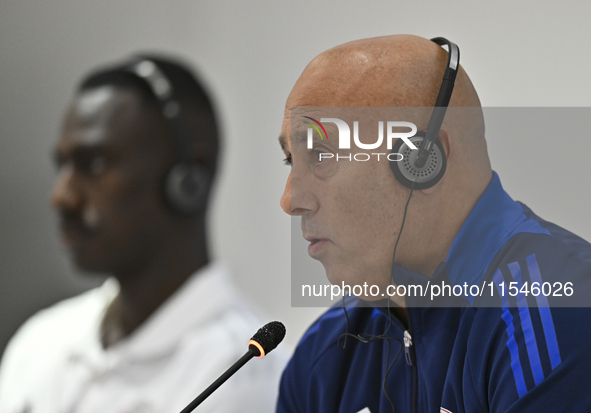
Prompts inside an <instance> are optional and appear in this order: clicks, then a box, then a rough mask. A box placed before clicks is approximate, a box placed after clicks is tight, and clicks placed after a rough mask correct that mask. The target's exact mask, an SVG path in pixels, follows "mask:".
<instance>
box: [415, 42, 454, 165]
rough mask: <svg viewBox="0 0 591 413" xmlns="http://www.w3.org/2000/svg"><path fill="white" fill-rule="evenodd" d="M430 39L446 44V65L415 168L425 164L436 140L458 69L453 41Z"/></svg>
mask: <svg viewBox="0 0 591 413" xmlns="http://www.w3.org/2000/svg"><path fill="white" fill-rule="evenodd" d="M431 41H432V42H434V43H437V44H438V45H440V46H447V47H448V49H449V52H448V54H447V66H446V68H445V73H444V75H443V81H442V82H441V88H440V89H439V94H438V95H437V101H436V102H435V107H434V108H433V114H432V115H431V119H430V120H429V126H428V127H427V133H426V136H425V139H424V141H423V144H422V145H421V148H420V149H419V153H418V155H417V159H416V161H415V166H416V167H417V168H423V167H424V166H425V163H426V162H427V157H428V156H429V152H430V151H431V147H432V146H433V144H434V143H435V141H436V140H437V135H438V133H439V129H441V125H442V124H443V118H444V117H445V112H446V111H447V106H448V105H449V101H450V99H451V94H452V92H453V90H454V84H455V81H456V75H457V74H458V69H459V67H460V49H459V48H458V46H457V45H456V44H455V43H452V42H450V41H449V40H447V39H446V38H444V37H434V38H433V39H431Z"/></svg>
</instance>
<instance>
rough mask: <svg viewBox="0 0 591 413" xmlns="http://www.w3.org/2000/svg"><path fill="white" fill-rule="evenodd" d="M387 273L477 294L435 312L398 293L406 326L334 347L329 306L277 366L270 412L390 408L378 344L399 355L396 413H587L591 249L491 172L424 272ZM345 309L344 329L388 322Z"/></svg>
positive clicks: (338, 323)
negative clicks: (431, 269)
mask: <svg viewBox="0 0 591 413" xmlns="http://www.w3.org/2000/svg"><path fill="white" fill-rule="evenodd" d="M392 271H393V277H394V283H395V284H397V285H411V284H414V285H423V286H426V285H427V284H428V283H432V284H433V283H439V284H441V282H442V281H445V282H447V283H450V284H452V285H464V283H467V284H468V285H469V286H471V285H478V286H480V287H481V288H483V289H484V292H485V294H483V296H482V297H479V296H477V297H475V298H474V297H472V296H470V295H468V296H465V297H464V298H461V299H462V300H464V305H463V306H456V307H443V308H434V307H417V306H416V305H417V302H413V298H410V297H407V298H406V301H407V302H406V304H407V316H408V326H407V327H405V326H404V325H403V324H402V323H400V322H399V321H398V319H396V318H395V317H393V322H392V325H391V327H390V330H389V331H388V336H389V337H392V338H393V339H391V340H387V341H386V340H377V341H375V342H370V343H362V342H360V341H358V340H355V339H351V338H349V339H348V340H347V346H346V349H345V350H341V348H339V346H338V344H337V341H338V340H339V336H340V335H341V334H343V333H344V332H345V331H346V322H345V316H344V313H343V309H342V308H339V307H333V308H332V309H330V310H328V311H327V312H326V313H325V314H324V315H322V316H321V317H320V318H319V319H318V320H317V321H316V322H315V323H314V324H313V325H312V326H311V327H310V329H309V330H308V331H307V332H306V334H305V335H304V337H303V338H302V340H301V342H300V343H299V345H298V348H297V349H296V352H295V354H294V356H293V358H292V359H291V361H290V362H289V364H288V365H287V367H286V370H285V372H284V374H283V378H282V380H281V386H280V395H279V400H278V404H277V412H278V413H304V412H306V413H315V412H319V413H320V412H322V413H332V412H339V413H357V412H363V413H367V412H371V413H378V412H380V413H386V412H387V413H391V412H392V408H391V406H390V403H389V402H388V400H387V399H386V397H385V395H384V392H383V391H382V380H383V378H384V373H385V369H386V368H387V365H386V355H387V351H388V346H390V347H391V348H390V355H389V362H390V363H392V360H394V358H395V356H396V355H397V353H398V352H399V350H400V353H399V354H400V355H399V357H397V358H396V359H395V361H394V364H393V366H392V370H391V371H390V373H389V375H388V376H387V382H386V387H387V390H388V394H389V395H390V398H391V399H392V401H393V403H394V404H395V406H396V413H403V412H404V413H406V412H408V413H410V412H413V413H414V412H416V413H430V412H435V413H437V412H452V413H463V412H467V413H474V412H494V413H501V412H506V413H529V412H532V413H533V412H536V413H538V412H569V413H573V412H591V309H590V308H589V303H591V294H587V293H590V292H591V288H590V286H589V285H590V284H591V283H590V281H589V280H590V278H591V277H590V275H591V245H590V244H589V243H587V242H586V241H584V240H582V239H581V238H579V237H577V236H576V235H574V234H572V233H570V232H568V231H566V230H564V229H562V228H560V227H558V226H556V225H554V224H552V223H549V222H546V221H544V220H542V219H540V218H539V217H538V216H536V215H535V214H534V213H533V212H532V211H531V210H530V209H529V208H528V207H526V206H525V205H523V204H521V203H518V202H515V201H513V200H512V199H511V198H510V197H509V195H507V193H506V192H505V191H504V190H503V188H502V186H501V183H500V181H499V178H498V176H497V175H496V173H495V174H494V176H493V179H492V181H491V183H490V184H489V186H488V188H487V189H486V191H485V192H484V193H483V195H482V196H481V197H480V199H479V200H478V202H477V203H476V205H475V206H474V208H473V210H472V211H471V213H470V214H469V216H468V217H467V219H466V221H465V222H464V224H463V226H462V228H461V229H460V231H459V232H458V235H457V236H456V238H455V240H454V242H453V244H452V247H451V249H450V251H449V254H448V256H447V259H446V263H445V264H442V265H440V266H439V268H438V269H437V271H436V273H435V275H434V276H433V277H426V276H424V275H422V274H417V273H413V272H411V271H409V270H407V269H405V268H403V267H401V266H399V265H394V267H393V270H392ZM567 282H570V283H572V284H569V285H567V284H566V283H567ZM511 283H513V284H511ZM534 283H537V284H534ZM533 285H537V287H538V288H540V290H539V291H540V292H538V290H536V289H535V288H534V289H533V292H534V293H537V294H532V286H533ZM565 286H566V287H567V289H566V291H565ZM509 287H511V288H512V289H511V294H510V291H509ZM569 287H570V288H572V290H571V289H569ZM542 288H544V289H545V290H544V291H543V292H542ZM492 290H494V291H492ZM491 291H492V294H491ZM501 292H503V293H504V295H503V296H501V294H500V293H501ZM548 293H549V295H548ZM557 294H562V296H560V295H557ZM567 294H570V295H568V296H567ZM486 296H488V298H486ZM352 300H353V301H355V300H357V299H356V298H353V299H352ZM572 305H579V306H580V308H572ZM347 312H348V317H349V328H348V332H349V333H353V334H363V333H364V334H372V335H380V334H383V333H384V331H386V329H387V327H388V323H389V317H388V313H387V310H385V309H383V308H378V307H353V308H348V310H347ZM405 335H406V340H405ZM341 343H342V339H341Z"/></svg>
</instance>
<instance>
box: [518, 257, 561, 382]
mask: <svg viewBox="0 0 591 413" xmlns="http://www.w3.org/2000/svg"><path fill="white" fill-rule="evenodd" d="M525 260H526V262H527V268H528V270H529V277H530V278H531V281H532V283H534V282H537V283H539V285H540V286H541V285H542V283H543V281H542V276H541V274H540V267H539V266H538V261H537V259H536V254H532V255H530V256H528V257H527V258H526V259H525ZM536 300H537V303H538V310H539V311H540V318H541V319H542V327H543V329H544V337H546V345H547V346H548V354H549V355H550V363H551V365H552V370H554V369H555V368H556V367H558V365H559V364H560V363H561V362H562V360H561V358H560V349H559V348H558V340H557V338H556V330H555V328H554V321H553V320H552V312H551V311H550V306H549V305H548V298H547V297H546V296H545V295H544V294H539V295H538V296H537V297H536Z"/></svg>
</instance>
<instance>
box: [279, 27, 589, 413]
mask: <svg viewBox="0 0 591 413" xmlns="http://www.w3.org/2000/svg"><path fill="white" fill-rule="evenodd" d="M452 55H453V53H452ZM453 57H454V56H451V57H449V55H448V53H447V52H446V50H444V49H443V48H442V47H440V46H439V45H438V44H436V43H434V42H432V41H429V40H426V39H422V38H419V37H414V36H388V37H380V38H374V39H366V40H359V41H355V42H351V43H347V44H344V45H341V46H338V47H335V48H333V49H330V50H328V51H326V52H324V53H322V54H321V55H319V56H318V57H316V58H315V59H314V60H313V61H312V62H311V63H310V64H309V65H308V66H307V67H306V69H305V70H304V72H303V74H302V75H301V77H300V78H299V79H298V81H297V83H296V85H295V86H294V88H293V90H292V92H291V94H290V95H289V98H288V100H287V104H286V109H285V118H284V121H283V125H282V131H281V136H280V143H281V146H282V149H283V151H284V153H285V155H286V159H287V161H288V163H289V164H290V165H291V173H290V176H289V178H288V181H287V185H286V188H285V192H284V194H283V196H282V198H281V207H282V208H283V210H284V211H285V212H286V213H288V214H290V215H292V216H300V217H301V226H302V233H303V236H304V238H305V239H306V240H308V241H309V242H310V246H309V248H308V253H309V255H310V256H311V257H312V258H314V259H317V260H319V261H320V262H321V263H322V265H323V266H324V268H325V271H326V274H327V277H328V279H329V281H330V282H331V283H332V284H335V285H343V286H351V287H352V286H355V285H363V284H364V283H367V284H368V285H370V286H375V288H376V290H374V291H379V293H377V294H375V295H374V294H371V293H368V292H367V290H364V291H363V293H361V294H356V295H357V296H352V297H349V298H347V299H346V300H343V306H342V307H344V308H345V311H344V310H343V308H341V306H340V305H339V306H335V307H333V308H332V309H330V310H329V311H328V312H326V313H325V314H324V315H323V316H322V317H320V319H319V320H317V321H316V322H315V323H314V325H313V326H312V327H311V328H310V329H309V330H308V332H307V333H306V334H305V335H304V337H303V338H302V340H301V342H300V344H299V345H298V348H297V350H296V353H295V354H294V356H293V358H292V360H291V361H290V363H289V364H288V366H287V368H286V370H285V372H284V375H283V378H282V382H281V387H280V397H279V402H278V406H277V411H278V412H290V413H297V412H342V413H356V412H364V413H367V412H371V413H377V412H393V411H395V412H411V411H412V412H453V413H459V412H476V411H478V412H520V413H522V412H539V411H569V412H573V411H577V412H583V411H585V412H586V411H591V398H588V397H583V396H584V395H585V394H586V392H587V390H586V389H587V386H588V384H590V382H591V379H589V377H588V374H587V373H588V371H589V370H590V369H591V357H589V356H587V354H586V351H584V349H585V348H586V344H585V343H587V342H589V341H590V340H591V328H590V327H589V326H588V321H587V319H588V316H589V315H590V311H589V309H587V308H584V309H575V308H555V306H568V305H569V303H571V302H569V301H568V300H567V298H564V300H561V299H559V298H554V297H546V296H544V295H543V294H538V295H537V296H536V297H533V296H532V295H530V296H529V298H528V297H527V296H528V294H527V293H524V292H523V290H521V292H520V294H517V296H514V295H513V296H510V295H509V294H508V290H507V288H508V286H509V285H514V286H516V287H517V288H521V287H524V286H528V285H533V283H535V282H538V284H537V285H538V287H539V286H541V285H542V283H544V282H549V283H551V284H552V283H556V282H558V283H560V285H561V286H562V287H564V286H565V285H567V283H568V282H574V283H575V284H576V283H577V282H587V283H588V281H586V280H587V279H588V278H589V277H588V274H590V273H591V262H590V261H591V259H590V258H589V257H591V246H590V245H589V244H588V243H587V242H585V241H584V240H582V239H580V238H578V237H576V236H575V235H573V234H571V233H569V232H567V231H565V230H564V229H561V228H559V227H557V226H556V225H553V224H551V223H548V222H546V221H543V220H542V219H540V218H539V217H537V216H536V215H535V214H534V213H533V212H532V211H531V210H530V209H529V208H528V207H526V206H525V205H523V204H521V203H518V202H515V201H513V200H512V199H511V198H510V197H509V195H507V193H506V192H504V190H503V188H502V186H501V183H500V179H499V177H498V176H497V174H496V173H494V172H493V171H492V169H491V165H490V161H489V158H488V154H487V149H486V141H485V138H484V120H483V115H482V110H481V108H480V101H479V98H478V95H477V93H476V91H475V89H474V87H473V85H472V83H471V81H470V79H469V77H468V75H467V74H466V72H465V71H464V70H463V68H461V67H456V68H455V69H457V78H456V81H455V88H454V89H453V93H452V95H451V100H450V102H449V106H450V108H449V109H448V112H447V115H446V116H445V118H444V120H443V123H442V124H441V125H436V126H437V129H436V130H435V136H436V137H437V140H438V143H437V144H436V145H434V148H432V149H431V151H430V152H427V155H428V158H427V164H426V165H425V167H424V168H427V169H428V168H429V165H435V166H434V168H437V167H439V166H438V165H439V164H438V163H437V162H442V159H439V160H438V161H437V160H436V159H435V158H436V157H437V156H439V157H441V158H443V157H444V158H445V161H446V165H447V167H446V168H442V169H441V171H442V172H441V176H438V177H437V179H434V180H433V181H432V183H431V184H429V185H423V184H421V179H417V180H416V182H414V183H412V182H411V183H410V184H409V182H406V183H405V184H403V183H402V182H403V180H401V179H399V178H397V176H396V175H395V174H393V173H392V172H393V170H394V171H395V170H396V168H397V167H398V164H397V162H396V161H394V162H393V161H392V160H390V159H388V158H386V156H385V154H390V153H402V152H395V150H396V146H394V148H392V147H391V145H390V143H391V142H389V140H388V139H387V138H386V134H383V135H381V136H382V138H378V140H377V141H376V137H375V125H376V124H377V122H376V121H377V120H380V121H384V124H386V121H390V120H392V121H407V122H409V123H410V124H412V125H415V126H416V128H417V130H418V131H419V133H417V135H416V136H415V137H414V138H410V136H411V135H412V134H411V133H408V134H407V135H406V136H405V135H404V132H405V131H406V132H408V127H407V128H406V129H405V128H396V127H394V128H392V129H391V130H389V129H390V127H389V126H388V127H387V128H386V130H387V131H388V130H389V132H386V133H388V134H389V135H388V136H390V133H392V135H391V136H399V137H400V139H402V137H405V139H407V140H410V141H411V143H416V144H417V147H418V148H420V144H421V142H422V139H423V138H418V140H412V139H416V137H418V136H420V135H421V132H425V131H427V129H428V125H429V122H430V119H431V113H432V112H433V109H432V108H433V106H434V105H435V102H436V100H437V99H438V94H439V91H440V87H441V86H442V79H443V78H444V72H445V77H446V79H447V77H448V72H449V71H448V70H446V62H448V60H449V61H452V63H450V65H451V66H449V67H450V68H451V67H452V66H453ZM387 107H390V108H395V109H392V110H390V111H389V112H388V111H387V110H385V109H384V108H387ZM384 114H386V115H389V116H398V118H396V119H393V118H392V119H390V118H384V117H383V115H384ZM339 119H340V120H343V124H341V125H340V126H339ZM317 121H319V122H317ZM354 121H358V122H359V123H358V125H357V130H358V135H359V136H358V142H356V143H357V145H354V144H351V145H350V147H349V148H347V147H346V146H345V147H344V146H343V144H342V142H341V140H342V138H343V136H345V137H346V134H345V135H343V133H342V132H343V130H344V127H343V125H344V123H347V124H348V125H353V122H354ZM370 124H371V125H374V126H373V129H372V128H371V127H370V126H367V125H370ZM384 124H381V125H380V128H383V127H384ZM310 126H314V127H316V126H322V127H323V128H325V129H324V135H326V136H324V135H323V134H322V131H320V129H319V132H320V133H318V134H317V132H315V131H314V129H311V128H310ZM398 126H400V125H398ZM354 128H355V127H351V128H350V132H352V133H351V134H355V132H354ZM309 129H310V131H309ZM411 129H412V127H411ZM364 131H365V132H364ZM368 131H369V132H368ZM395 133H398V135H393V134H395ZM324 138H326V139H324ZM400 139H398V140H400ZM398 140H396V141H398ZM380 141H381V144H380V145H378V143H379V142H380ZM401 143H402V142H401ZM372 144H375V145H373V146H372ZM404 144H405V145H406V148H407V152H405V153H407V154H408V153H410V154H412V153H413V149H412V148H411V147H410V145H408V144H407V143H406V142H404ZM389 145H390V146H389ZM435 146H436V147H437V148H439V149H435ZM402 147H404V146H402ZM437 151H439V152H437ZM417 152H418V149H417ZM379 153H382V154H384V155H383V156H382V157H379V156H376V155H377V154H379ZM351 155H354V157H351ZM404 156H408V155H403V157H404ZM356 159H357V160H359V159H361V160H363V161H361V162H360V161H356ZM393 159H397V158H396V157H394V158H393ZM407 159H411V162H416V161H415V160H414V159H416V155H412V156H411V157H410V158H407ZM414 165H415V168H417V169H418V170H419V175H420V173H423V172H424V173H425V174H427V175H429V174H430V173H431V172H428V171H426V170H425V169H421V168H422V167H419V166H416V164H414ZM511 282H512V283H514V284H510V283H511ZM430 283H432V284H437V285H442V283H443V284H444V285H448V286H450V287H454V286H464V285H466V286H467V287H471V286H476V287H479V286H487V290H486V292H487V295H485V296H483V297H476V298H475V297H474V296H473V295H470V294H468V293H464V294H463V295H462V296H461V297H451V294H450V293H448V297H447V298H445V297H444V298H442V300H434V301H432V302H430V303H429V302H426V301H429V300H425V299H418V298H416V297H413V296H411V295H410V294H407V295H406V296H405V295H404V294H402V296H401V295H393V294H390V291H391V290H390V289H389V287H390V286H394V287H397V286H420V287H427V286H428V285H430ZM552 285H555V284H552ZM527 288H529V287H527ZM464 291H465V290H464ZM470 291H472V290H470ZM491 291H492V292H491ZM384 296H386V297H387V296H390V297H391V298H390V300H388V299H383V298H382V297H384ZM516 304H517V305H518V307H519V308H516ZM530 307H531V308H530ZM534 307H540V308H534Z"/></svg>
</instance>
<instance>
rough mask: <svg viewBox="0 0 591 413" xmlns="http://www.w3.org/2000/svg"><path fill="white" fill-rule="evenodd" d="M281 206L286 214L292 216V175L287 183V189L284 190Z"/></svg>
mask: <svg viewBox="0 0 591 413" xmlns="http://www.w3.org/2000/svg"><path fill="white" fill-rule="evenodd" d="M279 205H281V209H283V211H284V212H285V213H286V214H288V215H291V174H289V177H287V182H286V183H285V189H284V190H283V195H281V200H280V201H279Z"/></svg>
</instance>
